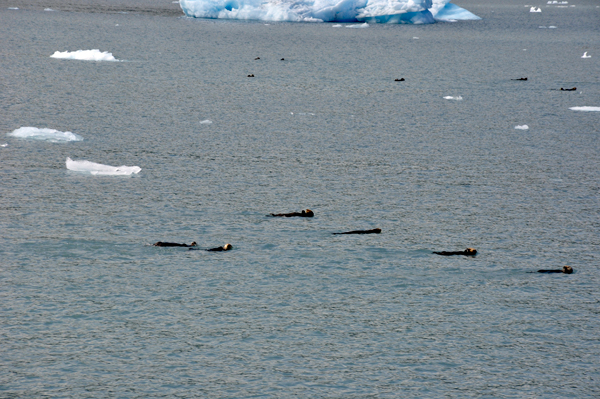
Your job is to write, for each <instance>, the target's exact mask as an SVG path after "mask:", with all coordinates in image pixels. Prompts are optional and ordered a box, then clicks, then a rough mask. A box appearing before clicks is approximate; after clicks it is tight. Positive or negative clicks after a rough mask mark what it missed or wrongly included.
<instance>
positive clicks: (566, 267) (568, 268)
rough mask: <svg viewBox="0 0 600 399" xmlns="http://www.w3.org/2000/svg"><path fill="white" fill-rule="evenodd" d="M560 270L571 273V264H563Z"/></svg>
mask: <svg viewBox="0 0 600 399" xmlns="http://www.w3.org/2000/svg"><path fill="white" fill-rule="evenodd" d="M562 272H563V273H565V274H571V273H573V268H572V267H571V266H563V268H562Z"/></svg>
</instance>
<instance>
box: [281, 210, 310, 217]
mask: <svg viewBox="0 0 600 399" xmlns="http://www.w3.org/2000/svg"><path fill="white" fill-rule="evenodd" d="M271 216H275V217H286V218H291V217H293V216H298V217H303V218H311V217H313V216H315V214H314V213H313V211H311V210H310V209H307V210H305V211H302V212H291V213H272V214H271Z"/></svg>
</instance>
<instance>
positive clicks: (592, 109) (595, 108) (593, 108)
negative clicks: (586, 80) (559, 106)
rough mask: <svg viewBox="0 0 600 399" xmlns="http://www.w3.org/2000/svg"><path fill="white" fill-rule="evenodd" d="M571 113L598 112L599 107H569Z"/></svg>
mask: <svg viewBox="0 0 600 399" xmlns="http://www.w3.org/2000/svg"><path fill="white" fill-rule="evenodd" d="M569 109H572V110H573V111H588V112H600V107H585V106H584V107H571V108H569Z"/></svg>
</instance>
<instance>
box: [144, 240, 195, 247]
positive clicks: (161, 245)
mask: <svg viewBox="0 0 600 399" xmlns="http://www.w3.org/2000/svg"><path fill="white" fill-rule="evenodd" d="M152 245H153V246H155V247H195V246H196V241H194V242H193V243H191V244H190V245H187V244H179V243H176V242H162V241H159V242H157V243H154V244H152Z"/></svg>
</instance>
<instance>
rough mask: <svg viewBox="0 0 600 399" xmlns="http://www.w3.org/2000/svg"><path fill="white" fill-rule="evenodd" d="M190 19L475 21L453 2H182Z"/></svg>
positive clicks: (381, 0)
mask: <svg viewBox="0 0 600 399" xmlns="http://www.w3.org/2000/svg"><path fill="white" fill-rule="evenodd" d="M179 4H180V6H181V8H182V10H183V12H184V13H185V14H186V15H187V16H188V17H196V18H221V19H248V20H262V21H289V22H370V23H373V22H376V23H396V24H398V23H400V24H428V23H434V22H436V21H456V20H476V19H480V18H479V17H478V16H476V15H475V14H472V13H471V12H469V11H467V10H465V9H463V8H460V7H458V6H456V5H454V4H451V3H450V0H270V1H262V0H179Z"/></svg>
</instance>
